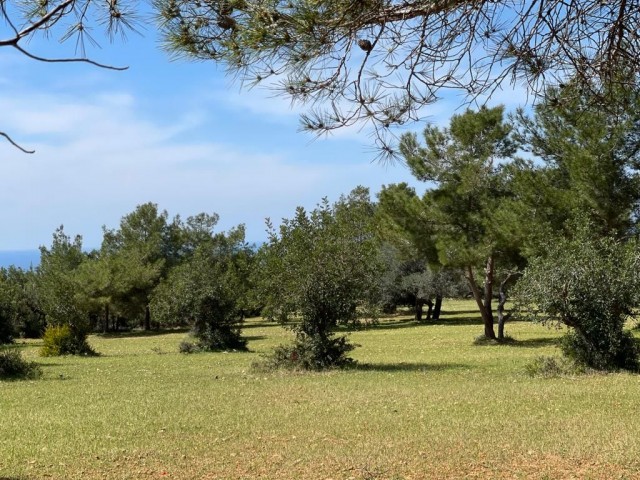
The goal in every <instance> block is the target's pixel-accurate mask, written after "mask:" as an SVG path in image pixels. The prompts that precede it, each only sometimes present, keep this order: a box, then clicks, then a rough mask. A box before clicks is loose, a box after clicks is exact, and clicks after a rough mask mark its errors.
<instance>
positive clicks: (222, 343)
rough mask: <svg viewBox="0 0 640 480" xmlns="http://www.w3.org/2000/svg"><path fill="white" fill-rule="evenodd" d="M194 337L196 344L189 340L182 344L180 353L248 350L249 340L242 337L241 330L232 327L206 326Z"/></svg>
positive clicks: (194, 333)
mask: <svg viewBox="0 0 640 480" xmlns="http://www.w3.org/2000/svg"><path fill="white" fill-rule="evenodd" d="M192 335H193V336H194V337H195V339H196V341H195V342H189V341H187V340H185V341H183V342H181V343H180V346H179V350H180V353H196V352H220V351H228V350H246V349H247V340H246V339H244V338H242V336H241V335H240V329H239V328H236V327H232V326H230V325H215V324H213V325H212V324H206V325H204V326H203V327H202V328H200V329H199V330H197V331H196V330H194V332H193V333H192Z"/></svg>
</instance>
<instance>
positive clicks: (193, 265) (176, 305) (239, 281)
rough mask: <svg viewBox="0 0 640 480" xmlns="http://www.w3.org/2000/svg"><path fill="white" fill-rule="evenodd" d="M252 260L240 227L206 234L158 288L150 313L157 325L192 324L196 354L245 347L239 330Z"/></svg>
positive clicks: (154, 294)
mask: <svg viewBox="0 0 640 480" xmlns="http://www.w3.org/2000/svg"><path fill="white" fill-rule="evenodd" d="M212 226H213V225H212ZM212 226H211V227H212ZM251 258H252V251H251V249H250V248H249V246H248V245H247V244H246V243H245V241H244V227H243V226H240V227H238V228H235V229H232V230H231V231H229V233H227V234H225V233H219V234H215V235H213V234H211V233H209V235H208V237H206V238H204V237H203V238H201V239H200V240H199V241H198V245H197V246H196V247H195V250H194V251H193V252H192V254H191V256H190V258H188V259H187V260H186V261H185V262H184V263H182V264H180V265H178V266H176V267H174V268H173V270H171V272H170V273H169V275H168V277H167V279H166V280H165V281H164V282H162V283H161V284H160V285H159V286H158V287H157V288H156V290H155V291H154V293H153V296H152V298H151V310H152V311H153V313H154V315H155V316H156V317H157V319H158V321H159V322H160V323H163V324H188V325H190V326H191V327H192V333H193V335H194V336H195V337H196V339H197V345H196V346H197V349H199V350H208V351H213V350H229V349H234V350H244V349H246V340H244V339H243V338H242V337H241V336H240V330H239V327H240V324H241V322H242V321H243V316H244V314H243V308H244V306H245V297H246V296H247V293H248V289H249V287H248V281H249V280H248V279H249V272H250V268H251Z"/></svg>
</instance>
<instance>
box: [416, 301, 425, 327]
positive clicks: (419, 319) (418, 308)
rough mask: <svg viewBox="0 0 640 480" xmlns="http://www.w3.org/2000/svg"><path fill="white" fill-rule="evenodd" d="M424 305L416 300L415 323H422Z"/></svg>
mask: <svg viewBox="0 0 640 480" xmlns="http://www.w3.org/2000/svg"><path fill="white" fill-rule="evenodd" d="M423 305H424V302H423V301H422V300H421V299H419V298H416V322H418V323H420V322H422V307H423Z"/></svg>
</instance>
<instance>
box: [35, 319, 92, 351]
mask: <svg viewBox="0 0 640 480" xmlns="http://www.w3.org/2000/svg"><path fill="white" fill-rule="evenodd" d="M42 340H43V343H44V345H43V346H42V349H41V350H40V355H41V356H43V357H59V356H61V355H85V356H93V355H97V353H96V352H95V351H94V350H93V349H92V348H91V346H90V345H89V343H88V342H87V334H86V333H84V332H82V331H78V330H74V329H72V328H71V327H70V326H69V325H50V326H48V327H47V329H46V330H45V331H44V335H43V336H42Z"/></svg>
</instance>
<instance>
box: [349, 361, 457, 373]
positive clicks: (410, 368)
mask: <svg viewBox="0 0 640 480" xmlns="http://www.w3.org/2000/svg"><path fill="white" fill-rule="evenodd" d="M466 368H469V365H466V364H464V363H422V362H410V363H408V362H400V363H356V364H355V365H354V366H352V367H350V368H349V369H350V370H357V371H365V372H369V371H371V372H442V371H446V370H459V369H466Z"/></svg>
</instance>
